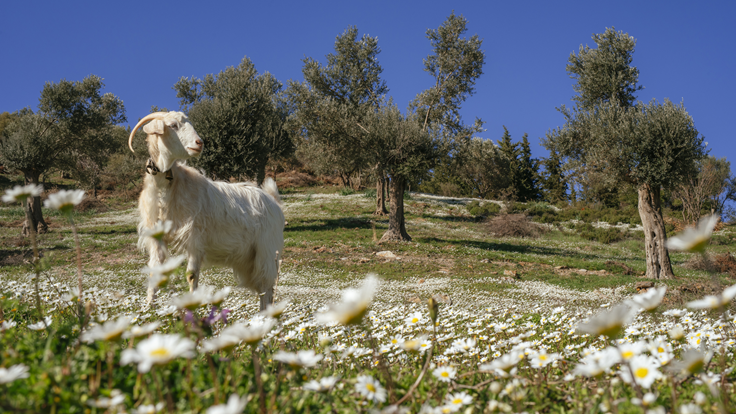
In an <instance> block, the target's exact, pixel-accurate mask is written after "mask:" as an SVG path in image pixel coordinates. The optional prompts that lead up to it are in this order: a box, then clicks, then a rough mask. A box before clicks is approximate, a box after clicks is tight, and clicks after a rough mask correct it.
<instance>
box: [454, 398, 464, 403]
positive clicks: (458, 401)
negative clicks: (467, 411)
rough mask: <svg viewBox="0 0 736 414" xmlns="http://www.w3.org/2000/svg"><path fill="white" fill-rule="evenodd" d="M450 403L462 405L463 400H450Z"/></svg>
mask: <svg viewBox="0 0 736 414" xmlns="http://www.w3.org/2000/svg"><path fill="white" fill-rule="evenodd" d="M452 403H453V404H462V403H463V400H462V399H460V398H455V399H454V400H452Z"/></svg>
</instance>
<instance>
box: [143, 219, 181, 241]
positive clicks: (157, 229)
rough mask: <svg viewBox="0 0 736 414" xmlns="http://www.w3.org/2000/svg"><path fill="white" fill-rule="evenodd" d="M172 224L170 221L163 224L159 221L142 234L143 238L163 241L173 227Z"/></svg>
mask: <svg viewBox="0 0 736 414" xmlns="http://www.w3.org/2000/svg"><path fill="white" fill-rule="evenodd" d="M173 224H174V223H173V222H172V221H171V220H166V221H164V222H162V221H161V220H159V221H157V222H156V224H155V225H154V226H153V227H151V228H150V229H147V230H145V231H144V232H143V237H150V238H152V239H155V240H159V241H160V240H163V238H164V236H166V235H167V234H169V232H170V231H171V227H172V226H173Z"/></svg>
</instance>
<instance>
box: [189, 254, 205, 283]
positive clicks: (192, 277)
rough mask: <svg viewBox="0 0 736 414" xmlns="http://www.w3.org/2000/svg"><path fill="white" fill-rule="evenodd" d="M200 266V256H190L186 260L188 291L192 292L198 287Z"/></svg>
mask: <svg viewBox="0 0 736 414" xmlns="http://www.w3.org/2000/svg"><path fill="white" fill-rule="evenodd" d="M201 266H202V256H201V255H196V254H190V255H189V257H188V258H187V273H186V275H187V282H189V291H190V292H194V291H195V290H196V289H197V287H198V286H199V269H200V268H201Z"/></svg>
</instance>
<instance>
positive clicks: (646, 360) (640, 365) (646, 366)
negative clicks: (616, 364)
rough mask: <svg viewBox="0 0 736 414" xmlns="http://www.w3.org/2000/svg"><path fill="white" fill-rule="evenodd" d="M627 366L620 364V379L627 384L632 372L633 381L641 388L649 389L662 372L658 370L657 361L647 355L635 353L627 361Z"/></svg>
mask: <svg viewBox="0 0 736 414" xmlns="http://www.w3.org/2000/svg"><path fill="white" fill-rule="evenodd" d="M629 367H631V371H629V368H628V367H625V366H622V367H621V369H620V371H619V375H620V376H621V379H622V380H624V382H626V383H627V384H630V383H631V379H632V376H631V374H632V373H633V378H634V381H636V383H637V384H639V385H640V386H641V387H642V388H646V389H649V388H650V387H651V386H652V384H653V383H654V381H655V380H657V379H659V378H661V377H662V373H661V372H659V370H658V368H659V367H660V364H659V362H658V361H657V360H656V359H655V358H652V357H650V356H648V355H637V356H635V357H633V358H631V360H630V361H629Z"/></svg>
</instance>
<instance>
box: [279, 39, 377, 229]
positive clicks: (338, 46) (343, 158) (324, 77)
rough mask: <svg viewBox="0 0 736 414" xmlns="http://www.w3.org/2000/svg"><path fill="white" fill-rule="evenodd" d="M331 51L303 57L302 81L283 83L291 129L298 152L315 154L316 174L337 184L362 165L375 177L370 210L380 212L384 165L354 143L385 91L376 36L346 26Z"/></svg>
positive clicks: (312, 160) (346, 180) (361, 136)
mask: <svg viewBox="0 0 736 414" xmlns="http://www.w3.org/2000/svg"><path fill="white" fill-rule="evenodd" d="M334 48H335V52H334V53H330V54H328V55H327V56H326V64H321V63H320V62H318V61H317V60H315V59H313V58H305V59H304V61H303V62H304V67H303V68H302V73H303V74H304V81H305V82H304V83H296V82H292V83H291V84H290V85H289V88H288V90H289V94H290V97H291V101H292V102H293V104H294V106H295V110H294V117H293V119H292V122H293V124H294V125H295V127H294V128H293V130H294V131H297V132H299V136H301V140H300V146H303V147H307V148H305V150H303V151H301V152H303V153H309V154H316V155H317V156H316V157H314V156H313V157H311V158H310V165H311V166H312V167H313V168H315V167H316V168H315V169H316V170H317V171H318V172H322V173H331V174H336V175H338V176H339V177H340V179H341V180H342V182H343V185H345V186H349V185H350V184H351V177H353V176H354V175H356V174H360V173H361V172H362V171H364V170H366V169H372V170H373V172H374V173H375V175H376V178H377V180H376V186H377V188H376V190H377V191H376V194H377V200H376V211H375V213H376V214H379V215H380V214H384V212H385V207H384V199H383V194H384V188H383V185H384V182H385V181H384V179H383V177H384V168H383V164H382V163H381V159H380V158H376V157H375V156H374V155H375V154H369V153H367V152H366V151H364V148H362V147H361V145H359V144H358V143H359V142H360V141H361V140H363V139H364V134H365V133H366V132H367V131H368V130H367V128H366V126H365V125H364V124H365V123H366V121H365V117H366V116H368V115H370V112H371V111H376V110H377V109H378V107H379V105H380V101H381V99H382V97H383V95H385V94H386V93H387V92H388V87H387V86H386V82H385V81H383V80H382V79H381V73H382V72H383V68H382V67H381V65H380V63H379V62H378V54H379V53H380V52H381V49H380V48H379V47H378V38H377V37H370V36H369V35H367V34H364V35H363V36H358V29H357V28H356V27H354V26H350V27H348V28H347V29H346V30H345V32H343V33H342V34H341V35H339V36H337V38H336V39H335V45H334Z"/></svg>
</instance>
